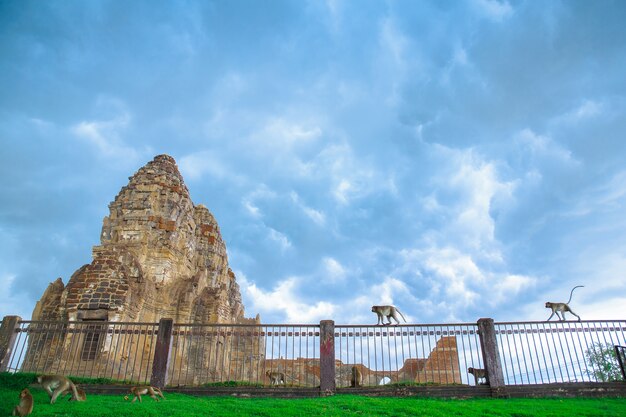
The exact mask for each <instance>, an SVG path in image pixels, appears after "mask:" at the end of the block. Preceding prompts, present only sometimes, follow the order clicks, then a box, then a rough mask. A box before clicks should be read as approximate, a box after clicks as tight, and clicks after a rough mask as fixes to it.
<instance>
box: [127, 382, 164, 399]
mask: <svg viewBox="0 0 626 417" xmlns="http://www.w3.org/2000/svg"><path fill="white" fill-rule="evenodd" d="M128 392H129V393H130V394H132V395H134V396H135V397H134V398H133V400H132V401H131V403H134V402H135V401H136V400H137V398H139V402H141V396H142V395H150V397H152V398H153V399H154V400H156V401H157V402H158V401H159V398H158V397H157V395H158V396H159V397H161V398H163V399H165V397H164V396H163V393H162V392H161V390H160V389H158V388H157V387H151V386H149V385H146V386H139V387H132V388H131V389H130V390H129V391H128ZM124 399H126V400H127V399H128V396H126V397H124Z"/></svg>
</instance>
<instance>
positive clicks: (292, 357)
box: [168, 324, 320, 387]
mask: <svg viewBox="0 0 626 417" xmlns="http://www.w3.org/2000/svg"><path fill="white" fill-rule="evenodd" d="M172 336H173V342H172V350H171V359H170V362H169V368H168V381H169V382H168V384H169V385H174V386H183V385H211V384H213V383H220V384H221V383H225V382H235V381H236V382H238V383H244V384H245V383H248V384H252V385H267V384H269V383H270V379H269V378H268V377H267V375H266V372H268V371H269V372H279V373H282V374H283V375H284V377H285V378H284V384H281V385H286V386H303V387H315V386H319V384H320V382H319V372H316V370H318V369H319V357H320V356H319V343H320V342H319V325H305V324H294V325H284V324H266V325H237V324H232V325H227V324H175V325H174V330H173V334H172Z"/></svg>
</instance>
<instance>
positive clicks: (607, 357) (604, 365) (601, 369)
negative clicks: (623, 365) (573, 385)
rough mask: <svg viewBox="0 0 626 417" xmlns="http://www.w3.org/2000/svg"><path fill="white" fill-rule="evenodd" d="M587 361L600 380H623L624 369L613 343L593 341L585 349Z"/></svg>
mask: <svg viewBox="0 0 626 417" xmlns="http://www.w3.org/2000/svg"><path fill="white" fill-rule="evenodd" d="M585 356H586V358H587V362H588V363H589V364H590V365H591V368H587V372H589V373H590V374H591V375H593V377H594V378H595V379H596V381H598V382H611V381H621V380H622V371H621V369H620V367H619V363H618V362H617V355H616V354H615V349H614V347H613V346H612V345H609V344H602V343H600V342H597V343H592V344H591V347H590V348H589V349H587V350H586V351H585Z"/></svg>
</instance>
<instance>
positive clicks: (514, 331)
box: [495, 320, 626, 385]
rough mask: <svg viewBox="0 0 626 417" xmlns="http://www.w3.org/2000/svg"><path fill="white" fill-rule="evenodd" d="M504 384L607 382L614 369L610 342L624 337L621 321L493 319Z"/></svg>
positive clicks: (625, 325)
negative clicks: (523, 320) (609, 369)
mask: <svg viewBox="0 0 626 417" xmlns="http://www.w3.org/2000/svg"><path fill="white" fill-rule="evenodd" d="M495 328H496V335H497V336H496V337H497V341H498V347H499V351H500V359H501V363H502V367H503V372H504V378H505V383H506V384H507V385H527V384H547V383H558V382H608V381H611V380H614V379H615V373H609V372H606V371H603V369H602V368H603V367H607V366H608V367H609V368H610V367H612V368H613V369H619V368H618V366H619V365H618V363H617V357H616V356H615V355H614V354H613V352H614V346H615V345H620V344H624V341H626V321H624V320H616V321H581V322H570V321H557V322H526V323H495Z"/></svg>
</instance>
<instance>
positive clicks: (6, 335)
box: [0, 316, 22, 372]
mask: <svg viewBox="0 0 626 417" xmlns="http://www.w3.org/2000/svg"><path fill="white" fill-rule="evenodd" d="M20 321H22V318H21V317H20V316H4V318H3V319H2V324H1V325H0V372H6V371H7V370H8V367H9V361H10V360H11V355H12V354H13V348H14V347H15V338H16V337H17V330H18V329H19V328H20Z"/></svg>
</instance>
